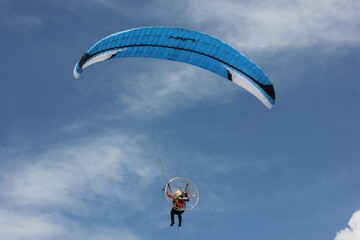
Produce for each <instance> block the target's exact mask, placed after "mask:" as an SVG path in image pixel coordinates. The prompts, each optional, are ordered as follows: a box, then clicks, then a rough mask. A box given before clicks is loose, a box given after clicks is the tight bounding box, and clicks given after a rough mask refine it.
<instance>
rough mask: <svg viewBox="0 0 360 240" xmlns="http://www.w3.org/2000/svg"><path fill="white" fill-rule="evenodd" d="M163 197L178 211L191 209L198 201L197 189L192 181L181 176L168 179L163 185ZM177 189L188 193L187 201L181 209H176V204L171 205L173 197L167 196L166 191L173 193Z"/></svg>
mask: <svg viewBox="0 0 360 240" xmlns="http://www.w3.org/2000/svg"><path fill="white" fill-rule="evenodd" d="M164 189H165V191H164V193H165V197H166V200H167V202H168V203H169V204H170V205H171V206H172V207H173V208H175V209H176V210H180V211H192V210H193V209H194V207H195V206H196V204H197V203H198V202H199V196H200V195H199V191H198V189H197V187H196V185H195V184H194V183H192V182H191V181H190V180H189V179H186V178H182V177H175V178H172V179H171V180H170V181H168V182H167V183H166V185H165V188H164ZM179 191H185V192H187V193H188V196H189V198H190V199H189V201H188V202H186V204H185V207H184V208H181V209H177V208H178V207H177V206H174V205H173V199H172V198H171V197H169V196H168V195H167V194H166V193H170V194H175V193H176V192H179Z"/></svg>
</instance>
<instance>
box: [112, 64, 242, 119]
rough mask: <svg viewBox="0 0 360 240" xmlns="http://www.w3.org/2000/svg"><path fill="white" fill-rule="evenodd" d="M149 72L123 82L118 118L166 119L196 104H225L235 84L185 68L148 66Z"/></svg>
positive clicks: (194, 68)
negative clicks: (123, 106) (119, 116)
mask: <svg viewBox="0 0 360 240" xmlns="http://www.w3.org/2000/svg"><path fill="white" fill-rule="evenodd" d="M151 66H152V67H153V69H152V70H150V71H147V70H144V71H139V72H138V73H136V72H134V73H132V75H131V76H127V77H128V78H131V81H130V80H129V81H126V82H127V84H126V85H127V86H126V91H121V93H120V94H119V95H118V100H119V102H121V104H122V105H125V106H126V107H125V109H124V111H123V112H119V114H120V115H121V116H135V117H146V118H147V119H151V118H158V117H163V116H168V115H169V114H171V113H173V112H174V111H179V110H182V109H185V108H192V107H194V106H196V105H197V104H208V105H211V104H215V103H216V102H218V101H219V99H221V101H227V100H228V99H226V97H224V96H227V97H230V96H231V93H233V92H234V90H236V89H237V90H240V89H239V87H238V86H235V84H226V83H228V81H227V80H226V79H224V78H221V77H216V76H215V74H213V73H210V72H207V71H205V70H203V69H200V68H196V67H194V66H187V65H185V64H180V63H176V64H171V63H169V62H164V61H163V62H161V64H151Z"/></svg>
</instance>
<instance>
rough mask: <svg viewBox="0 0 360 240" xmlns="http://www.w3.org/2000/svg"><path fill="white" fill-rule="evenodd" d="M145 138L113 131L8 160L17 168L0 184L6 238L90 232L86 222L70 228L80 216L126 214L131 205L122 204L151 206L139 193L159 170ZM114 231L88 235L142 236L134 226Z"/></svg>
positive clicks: (1, 232) (0, 223) (0, 226)
mask: <svg viewBox="0 0 360 240" xmlns="http://www.w3.org/2000/svg"><path fill="white" fill-rule="evenodd" d="M141 141H142V140H141V137H138V138H137V137H135V136H133V137H131V138H130V137H128V136H126V135H122V134H119V133H108V134H104V135H99V136H94V137H91V138H86V139H84V138H82V139H78V140H75V141H71V142H68V143H65V144H63V145H57V146H53V147H51V148H50V149H45V150H44V151H43V152H42V153H40V154H39V155H37V156H35V157H29V158H28V159H25V160H24V161H18V160H19V159H18V160H17V161H16V162H17V166H9V167H7V166H4V168H8V169H9V171H11V172H8V174H7V177H5V178H4V181H3V182H2V183H1V185H0V196H1V198H0V200H1V203H2V206H3V207H2V208H1V209H0V238H1V239H23V237H24V236H27V237H29V236H31V238H32V239H54V238H56V237H59V236H67V235H68V234H69V231H70V232H73V231H75V234H76V235H84V234H85V235H86V232H88V229H83V230H81V226H80V227H79V228H80V229H76V230H69V228H70V227H69V226H71V225H72V224H73V221H74V220H73V217H74V216H76V218H84V217H90V218H91V216H92V215H93V214H95V215H96V216H97V218H99V217H101V215H102V214H104V215H106V216H107V218H110V219H111V218H114V217H115V218H124V217H126V214H127V213H126V207H124V208H121V207H120V208H121V209H120V210H119V205H120V204H121V206H127V208H131V209H134V211H138V210H140V209H141V210H143V209H144V208H146V204H144V203H143V202H142V201H141V200H140V199H141V198H140V197H139V194H140V193H141V192H142V191H144V190H145V189H147V187H148V186H149V184H151V183H152V182H153V181H154V179H156V178H157V177H159V176H158V175H157V172H156V171H155V170H154V164H153V162H152V161H151V159H149V157H147V158H145V157H144V156H143V155H144V154H145V152H146V149H145V148H144V146H142V147H140V146H139V144H140V142H141ZM25 155H26V154H25ZM19 156H21V157H23V156H24V155H23V154H19ZM19 156H15V157H19ZM29 156H31V154H29ZM134 189H135V190H134ZM99 206H104V207H103V208H101V209H98V207H99ZM105 206H107V207H105ZM94 209H98V210H97V211H95V212H94ZM114 209H117V210H114ZM117 211H121V214H118V213H116V212H117ZM130 214H131V213H130ZM71 216H73V217H71ZM75 223H76V222H75ZM71 229H72V228H71ZM113 231H114V230H111V228H109V230H103V231H102V232H103V233H104V235H103V236H100V235H99V234H95V235H92V236H87V237H86V239H99V238H100V237H104V236H106V235H107V236H108V237H109V238H110V239H139V238H138V237H137V236H136V235H135V234H131V231H128V232H129V233H128V234H125V235H123V234H122V235H121V237H114V236H117V235H119V232H116V233H114V235H113V236H112V237H110V236H109V234H110V233H111V232H113ZM122 231H125V233H126V232H127V230H126V229H122ZM96 235H97V236H98V238H96V237H94V236H96ZM110 235H111V234H110ZM11 236H12V237H11ZM125 236H127V237H128V238H125ZM69 239H72V238H69Z"/></svg>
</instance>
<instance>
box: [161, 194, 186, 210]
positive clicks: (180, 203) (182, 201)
mask: <svg viewBox="0 0 360 240" xmlns="http://www.w3.org/2000/svg"><path fill="white" fill-rule="evenodd" d="M166 195H167V196H168V197H171V198H172V199H173V201H174V204H175V205H176V206H178V207H179V208H184V207H185V202H188V201H190V198H189V196H186V198H182V199H178V198H175V196H174V194H170V193H168V192H166Z"/></svg>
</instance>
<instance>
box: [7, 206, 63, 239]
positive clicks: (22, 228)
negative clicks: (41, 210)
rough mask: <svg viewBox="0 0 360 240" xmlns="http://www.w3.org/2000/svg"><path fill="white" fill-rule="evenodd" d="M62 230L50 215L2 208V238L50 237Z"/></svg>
mask: <svg viewBox="0 0 360 240" xmlns="http://www.w3.org/2000/svg"><path fill="white" fill-rule="evenodd" d="M62 231H63V229H62V226H61V225H59V223H57V224H55V222H54V221H53V219H51V217H49V216H46V215H44V216H41V215H37V214H32V213H24V212H19V211H15V210H11V211H9V210H6V209H3V208H0V239H4V240H17V239H39V240H40V239H50V238H52V237H54V236H56V235H58V234H59V233H61V232H62Z"/></svg>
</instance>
